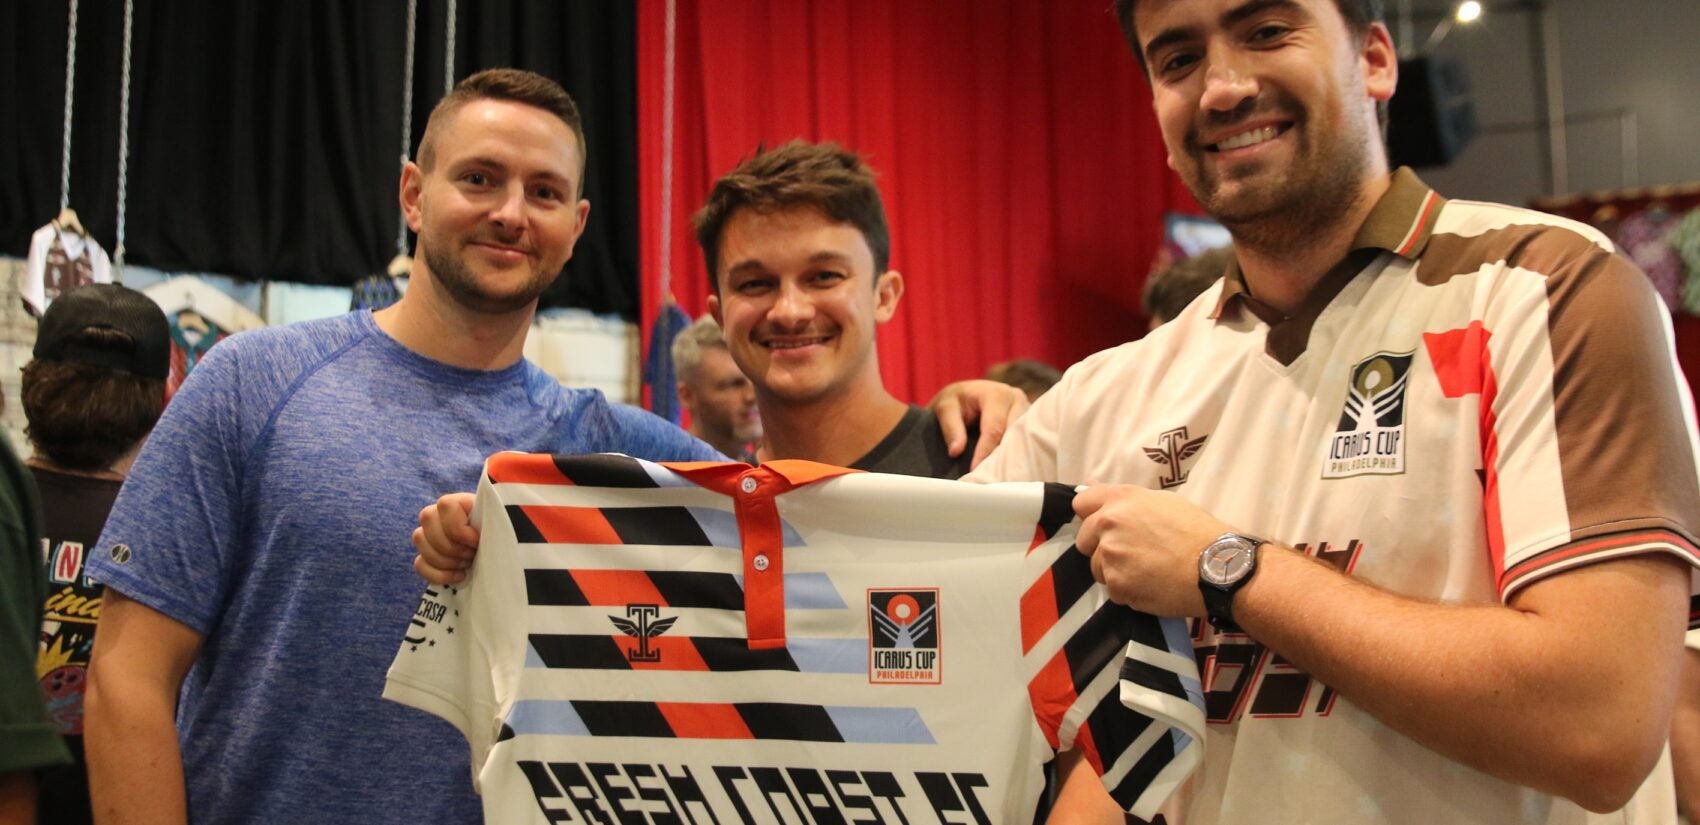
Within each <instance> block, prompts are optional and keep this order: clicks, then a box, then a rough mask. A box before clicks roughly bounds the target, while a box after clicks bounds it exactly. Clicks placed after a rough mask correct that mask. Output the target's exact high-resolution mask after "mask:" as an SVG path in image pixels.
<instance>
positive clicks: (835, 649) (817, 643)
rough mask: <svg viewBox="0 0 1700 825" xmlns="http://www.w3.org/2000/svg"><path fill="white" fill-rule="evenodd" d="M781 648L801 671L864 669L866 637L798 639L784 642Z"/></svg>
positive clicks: (866, 658)
mask: <svg viewBox="0 0 1700 825" xmlns="http://www.w3.org/2000/svg"><path fill="white" fill-rule="evenodd" d="M785 650H786V652H787V653H790V654H791V660H792V661H794V662H796V663H797V669H798V670H800V671H802V672H804V673H867V672H868V640H866V639H798V638H795V637H793V638H791V639H788V640H786V642H785Z"/></svg>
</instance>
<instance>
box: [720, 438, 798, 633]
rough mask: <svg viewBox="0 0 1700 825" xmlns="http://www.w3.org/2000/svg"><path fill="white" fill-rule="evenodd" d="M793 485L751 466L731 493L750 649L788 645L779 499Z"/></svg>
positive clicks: (776, 474) (783, 554)
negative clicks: (740, 555) (740, 553)
mask: <svg viewBox="0 0 1700 825" xmlns="http://www.w3.org/2000/svg"><path fill="white" fill-rule="evenodd" d="M790 489H791V484H790V482H789V481H787V480H786V479H785V478H784V477H783V476H781V475H779V474H778V473H775V472H773V471H772V470H769V469H767V468H765V467H752V468H751V469H750V470H748V471H747V472H744V473H742V474H740V476H739V478H738V484H737V487H736V489H735V491H734V492H733V493H732V500H733V502H734V505H735V506H734V512H735V513H736V514H737V517H738V541H739V543H740V544H742V545H743V551H744V631H745V634H746V636H748V638H749V644H750V649H751V650H773V649H775V648H782V647H784V646H785V531H784V529H783V528H782V527H781V526H780V520H779V506H778V504H777V502H776V501H775V499H776V498H777V497H778V496H779V494H781V493H784V492H786V491H789V490H790Z"/></svg>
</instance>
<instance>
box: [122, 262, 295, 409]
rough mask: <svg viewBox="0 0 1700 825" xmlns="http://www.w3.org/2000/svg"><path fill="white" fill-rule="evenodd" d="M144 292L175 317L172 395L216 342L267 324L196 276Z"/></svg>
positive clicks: (181, 277)
mask: <svg viewBox="0 0 1700 825" xmlns="http://www.w3.org/2000/svg"><path fill="white" fill-rule="evenodd" d="M142 294H143V295H146V296H148V297H149V298H152V299H153V302H154V303H156V304H159V308H160V309H162V310H164V311H165V317H166V318H169V319H170V320H171V372H170V374H169V375H168V376H167V377H166V379H165V388H166V394H167V395H168V396H170V395H174V394H176V392H177V388H178V387H180V386H182V384H183V380H184V379H185V378H188V377H189V373H190V372H192V371H193V370H194V369H195V365H196V364H198V363H200V361H201V358H202V356H205V355H206V354H207V350H209V349H212V347H213V345H214V344H217V343H218V342H219V341H221V340H223V339H224V338H225V337H227V336H230V335H234V334H236V333H238V332H241V331H243V330H248V329H258V328H260V327H263V326H265V325H266V322H265V320H264V319H262V318H260V316H259V315H256V314H254V311H253V310H250V309H248V308H247V307H245V306H243V305H242V304H241V303H240V302H238V301H237V300H236V299H235V298H232V297H230V296H229V295H226V294H225V293H224V292H223V291H221V290H220V289H218V288H217V287H215V286H213V285H212V284H209V283H207V282H206V281H203V280H201V279H200V278H197V277H195V276H193V275H179V276H178V277H175V278H171V279H169V280H165V281H160V282H159V283H157V284H154V285H152V286H150V287H148V288H146V289H144V290H142Z"/></svg>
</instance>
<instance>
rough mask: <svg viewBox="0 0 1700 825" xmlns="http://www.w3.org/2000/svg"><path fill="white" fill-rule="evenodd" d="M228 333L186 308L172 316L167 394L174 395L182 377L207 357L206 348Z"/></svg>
mask: <svg viewBox="0 0 1700 825" xmlns="http://www.w3.org/2000/svg"><path fill="white" fill-rule="evenodd" d="M227 335H228V333H226V332H225V331H224V330H223V329H220V328H219V326H218V324H215V323H213V322H211V321H209V320H207V319H206V318H203V317H201V315H200V314H199V313H197V312H196V311H195V310H192V309H185V310H183V311H182V312H179V313H177V315H176V316H175V317H172V318H171V371H170V373H168V374H167V375H166V378H165V392H166V395H167V396H168V397H169V396H172V395H176V394H177V388H178V387H181V386H183V380H184V379H186V378H188V377H189V373H190V372H191V371H193V370H194V369H195V365H196V364H199V363H200V362H201V359H202V358H204V357H206V354H207V350H210V349H212V348H213V345H214V344H216V343H218V342H220V341H223V340H224V339H225V337H226V336H227Z"/></svg>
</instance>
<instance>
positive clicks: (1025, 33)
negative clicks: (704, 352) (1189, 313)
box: [637, 0, 1196, 402]
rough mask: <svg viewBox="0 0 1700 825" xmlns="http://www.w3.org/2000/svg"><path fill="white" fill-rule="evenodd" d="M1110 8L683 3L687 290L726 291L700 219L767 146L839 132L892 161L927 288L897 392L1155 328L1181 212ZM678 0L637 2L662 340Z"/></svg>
mask: <svg viewBox="0 0 1700 825" xmlns="http://www.w3.org/2000/svg"><path fill="white" fill-rule="evenodd" d="M1108 6H1109V3H1108V2H1107V1H1106V0H1064V1H1063V2H1058V0H1009V2H1002V3H984V2H969V0H927V2H913V0H740V1H739V2H732V3H728V2H704V0H678V3H677V28H676V32H677V50H676V57H675V60H676V73H675V75H674V76H675V83H676V88H675V95H676V98H675V110H674V111H675V127H674V128H675V132H674V141H673V186H672V188H673V204H672V210H671V211H672V231H671V237H670V238H668V239H667V241H668V243H669V245H670V247H671V256H672V270H673V273H674V274H673V282H672V292H673V295H674V296H675V297H676V299H677V300H678V302H679V304H680V305H681V306H682V307H684V308H685V309H686V310H687V311H688V312H690V313H691V314H692V315H696V314H698V313H701V312H702V311H703V309H704V306H705V297H706V295H707V293H708V281H707V276H706V274H705V273H706V267H705V266H704V264H703V261H702V255H701V252H700V251H699V250H698V248H697V246H696V243H695V241H694V239H693V237H692V235H691V233H690V229H689V217H690V215H691V213H692V212H694V211H695V210H696V208H697V207H698V206H700V205H701V203H702V199H703V198H704V197H705V196H706V195H707V193H708V190H709V187H710V185H711V184H712V182H713V181H714V179H715V178H716V177H717V176H719V175H720V174H723V173H724V172H726V171H728V170H729V169H731V168H732V167H733V166H734V165H736V164H737V162H738V161H739V160H740V159H742V158H743V157H745V156H747V155H749V154H750V153H751V152H752V151H753V150H754V149H755V147H756V145H757V144H758V143H761V142H764V141H765V142H766V143H767V144H768V145H770V146H771V145H774V144H776V143H780V142H783V141H785V140H788V139H790V138H793V137H803V138H807V139H810V140H835V141H838V142H840V143H842V144H844V145H845V146H847V147H849V148H852V149H854V150H856V151H858V152H860V153H862V154H863V155H864V156H866V157H867V159H868V161H869V163H870V164H871V165H872V166H873V167H874V169H876V170H877V171H878V172H879V174H880V184H881V190H882V192H883V193H884V196H885V204H886V210H887V217H888V219H889V220H890V222H891V235H892V265H893V268H895V269H898V270H899V271H901V272H903V273H904V277H905V279H906V281H907V286H908V292H907V294H906V296H905V298H904V300H903V304H902V305H901V307H900V308H899V310H898V314H897V317H896V319H895V320H893V321H892V322H891V323H889V324H887V325H886V326H885V327H883V328H882V329H881V331H880V337H879V351H880V363H881V367H882V369H883V371H884V375H885V382H886V386H887V387H889V388H890V389H891V390H892V391H893V393H894V394H896V395H897V396H899V397H900V398H905V399H908V400H915V401H921V402H924V401H925V400H926V399H927V398H929V397H930V396H931V394H932V393H933V392H934V391H936V390H937V389H938V388H939V387H940V386H943V385H944V384H946V383H948V382H950V381H953V380H956V379H959V378H968V377H977V376H979V375H981V374H982V373H983V372H984V371H985V369H986V367H987V366H988V365H990V364H991V363H993V362H995V361H1000V360H1004V359H1008V358H1014V357H1024V356H1025V357H1036V358H1039V359H1042V360H1045V361H1048V362H1051V363H1053V364H1056V365H1058V366H1066V365H1068V364H1071V363H1073V362H1075V361H1077V360H1079V359H1080V358H1081V357H1083V356H1085V355H1088V354H1090V353H1092V352H1094V351H1097V350H1100V349H1104V348H1106V347H1111V346H1114V345H1116V344H1119V343H1122V342H1125V341H1129V340H1132V339H1134V338H1137V337H1139V336H1140V335H1141V334H1142V333H1143V331H1144V329H1145V319H1144V318H1143V317H1142V315H1141V313H1140V311H1139V291H1140V288H1141V286H1142V285H1143V283H1144V280H1145V274H1146V271H1147V268H1148V267H1149V265H1150V261H1151V259H1152V256H1153V254H1154V253H1155V251H1156V250H1157V248H1158V245H1159V243H1160V241H1161V236H1162V231H1163V230H1162V216H1163V214H1164V213H1165V212H1167V211H1183V212H1195V211H1196V206H1195V204H1194V203H1193V201H1192V200H1191V198H1190V197H1189V196H1188V195H1187V193H1186V191H1185V189H1184V188H1183V187H1182V186H1181V185H1180V183H1179V182H1178V180H1177V179H1176V178H1175V176H1174V175H1173V173H1171V172H1170V171H1169V169H1168V168H1167V165H1166V164H1165V159H1164V151H1163V147H1162V141H1161V140H1160V138H1159V136H1158V132H1157V128H1156V125H1155V121H1154V118H1153V116H1152V113H1151V104H1150V91H1149V89H1148V87H1147V85H1146V82H1145V79H1144V77H1143V75H1142V74H1141V73H1140V70H1139V67H1138V65H1137V64H1136V63H1135V62H1134V59H1133V57H1132V55H1131V54H1130V53H1129V51H1128V48H1127V45H1126V44H1125V43H1124V42H1123V41H1122V39H1121V34H1120V30H1119V29H1118V28H1117V26H1116V23H1115V20H1114V18H1113V16H1112V15H1111V14H1110V12H1109V11H1108ZM665 9H666V4H665V0H639V13H638V67H637V68H638V134H639V144H640V145H639V185H640V193H641V195H640V198H639V203H640V214H641V220H640V223H641V228H642V234H641V245H642V256H641V260H642V272H643V284H642V286H643V319H644V329H643V338H642V340H643V341H645V342H646V345H647V342H648V340H649V324H650V323H651V322H652V321H653V319H654V317H655V314H656V309H657V301H658V298H659V294H660V292H659V291H660V281H661V240H662V239H661V212H662V210H661V207H660V204H661V202H662V112H663V78H664V65H665V63H664V55H665V32H666V29H665Z"/></svg>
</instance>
